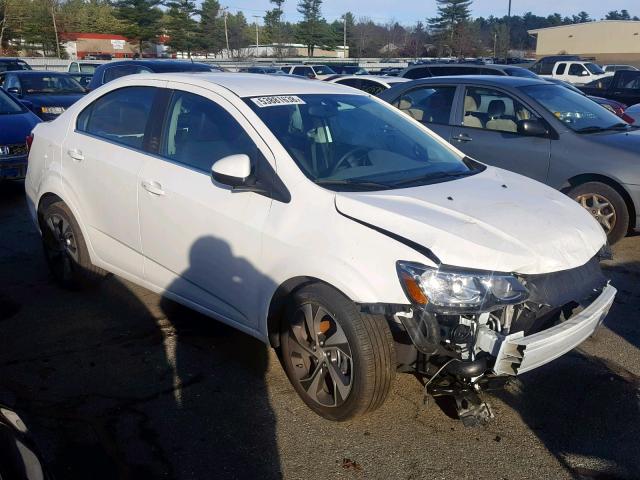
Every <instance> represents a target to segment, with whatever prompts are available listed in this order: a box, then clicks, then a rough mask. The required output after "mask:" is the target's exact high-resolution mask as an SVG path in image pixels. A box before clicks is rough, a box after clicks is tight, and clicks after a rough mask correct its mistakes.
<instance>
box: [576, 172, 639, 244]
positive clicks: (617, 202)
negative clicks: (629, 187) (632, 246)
mask: <svg viewBox="0 0 640 480" xmlns="http://www.w3.org/2000/svg"><path fill="white" fill-rule="evenodd" d="M567 194H568V195H569V196H570V197H571V198H573V199H574V200H575V201H576V202H578V203H579V204H580V205H582V207H583V208H584V209H585V210H587V211H588V212H589V213H590V214H591V215H592V216H593V217H594V218H595V219H596V220H597V221H598V223H600V225H601V226H602V228H603V229H604V231H605V233H606V234H607V238H608V239H609V243H610V244H612V245H613V244H614V243H616V242H618V241H619V240H621V239H622V238H623V237H624V236H625V235H626V234H627V231H628V230H629V210H628V208H627V204H626V203H625V201H624V199H623V198H622V196H621V195H620V194H619V193H618V192H617V191H616V190H615V189H614V188H612V187H610V186H609V185H607V184H604V183H600V182H587V183H583V184H582V185H578V186H577V187H575V188H572V189H571V190H570V191H569V192H568V193H567Z"/></svg>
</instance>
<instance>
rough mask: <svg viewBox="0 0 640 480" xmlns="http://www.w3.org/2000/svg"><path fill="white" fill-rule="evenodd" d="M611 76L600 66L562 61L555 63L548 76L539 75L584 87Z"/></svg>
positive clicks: (611, 73) (590, 63)
mask: <svg viewBox="0 0 640 480" xmlns="http://www.w3.org/2000/svg"><path fill="white" fill-rule="evenodd" d="M611 75H613V72H609V73H607V72H605V71H604V70H603V69H602V68H601V67H600V65H596V64H595V63H592V62H582V61H562V62H557V63H556V64H555V65H554V66H553V69H552V70H551V73H550V74H549V75H545V74H541V75H540V76H541V77H543V78H544V77H551V78H555V79H557V80H562V81H565V82H569V83H573V84H575V85H584V84H587V83H589V82H593V81H595V80H600V79H602V78H604V77H608V76H611Z"/></svg>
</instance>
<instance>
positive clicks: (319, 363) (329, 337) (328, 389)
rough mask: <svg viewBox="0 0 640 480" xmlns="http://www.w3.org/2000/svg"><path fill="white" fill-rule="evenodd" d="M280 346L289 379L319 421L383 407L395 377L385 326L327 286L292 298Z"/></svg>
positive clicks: (306, 289)
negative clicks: (317, 416) (320, 417)
mask: <svg viewBox="0 0 640 480" xmlns="http://www.w3.org/2000/svg"><path fill="white" fill-rule="evenodd" d="M280 344H281V346H282V352H281V353H282V362H283V365H284V368H285V371H286V373H287V376H288V377H289V380H290V381H291V383H292V384H293V386H294V388H295V390H296V391H297V392H298V394H299V395H300V397H301V398H302V400H303V401H304V402H305V403H306V404H307V405H308V406H309V407H310V408H311V409H312V410H313V411H315V412H316V413H318V414H319V415H321V416H322V417H324V418H327V419H329V420H337V421H342V420H348V419H350V418H353V417H356V416H358V415H361V414H364V413H366V412H369V411H372V410H375V409H377V408H378V407H380V406H381V405H382V404H383V403H384V400H385V399H386V397H387V395H388V393H389V390H390V388H391V384H392V381H393V378H394V376H395V353H394V347H393V338H392V337H391V332H390V330H389V326H388V325H387V323H386V320H385V319H384V317H379V316H372V315H365V314H362V313H360V311H359V310H358V309H357V307H356V305H355V304H354V303H353V302H352V301H351V300H349V299H348V298H346V297H345V296H344V295H342V294H341V293H340V292H338V291H336V290H334V289H333V288H331V287H329V286H328V285H324V284H313V285H309V286H306V287H303V288H302V289H300V290H298V291H297V292H295V293H294V294H293V295H292V298H291V299H290V301H289V304H288V306H287V309H286V314H285V319H284V321H283V322H282V328H281V332H280Z"/></svg>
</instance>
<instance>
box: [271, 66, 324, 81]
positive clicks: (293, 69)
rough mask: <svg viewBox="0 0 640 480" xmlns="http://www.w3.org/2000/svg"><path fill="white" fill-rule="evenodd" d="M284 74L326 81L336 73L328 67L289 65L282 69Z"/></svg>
mask: <svg viewBox="0 0 640 480" xmlns="http://www.w3.org/2000/svg"><path fill="white" fill-rule="evenodd" d="M280 69H281V70H282V71H283V72H284V73H289V74H291V75H297V76H299V77H308V78H316V79H318V80H324V79H326V78H327V77H330V76H331V75H335V74H336V72H335V70H333V69H332V68H331V67H328V66H327V65H288V66H285V67H281V68H280Z"/></svg>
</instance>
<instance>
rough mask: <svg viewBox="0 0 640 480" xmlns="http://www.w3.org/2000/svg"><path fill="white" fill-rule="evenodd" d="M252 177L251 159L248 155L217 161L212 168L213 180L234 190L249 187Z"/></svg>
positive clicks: (232, 156) (231, 156)
mask: <svg viewBox="0 0 640 480" xmlns="http://www.w3.org/2000/svg"><path fill="white" fill-rule="evenodd" d="M250 176H251V159H250V158H249V156H248V155H244V154H236V155H229V156H227V157H223V158H221V159H220V160H217V161H216V162H215V163H214V164H213V165H212V167H211V178H212V179H213V180H214V181H216V182H218V183H222V184H223V185H229V186H230V187H232V188H237V187H243V186H245V185H247V182H248V180H249V177H250Z"/></svg>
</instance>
